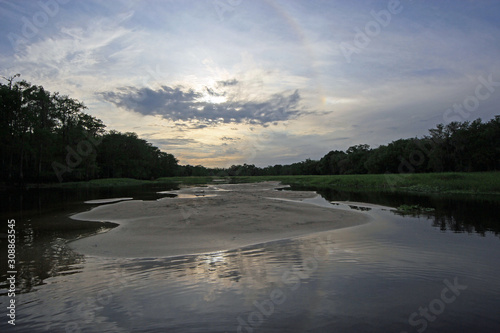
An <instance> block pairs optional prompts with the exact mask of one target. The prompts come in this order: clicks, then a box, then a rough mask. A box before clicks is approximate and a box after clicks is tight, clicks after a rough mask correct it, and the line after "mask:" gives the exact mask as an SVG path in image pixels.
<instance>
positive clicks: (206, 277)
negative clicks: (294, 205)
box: [0, 208, 500, 332]
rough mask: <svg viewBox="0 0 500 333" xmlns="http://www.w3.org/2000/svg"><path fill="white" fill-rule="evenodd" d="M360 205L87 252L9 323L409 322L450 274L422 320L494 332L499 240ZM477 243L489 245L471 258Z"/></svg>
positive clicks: (264, 326)
mask: <svg viewBox="0 0 500 333" xmlns="http://www.w3.org/2000/svg"><path fill="white" fill-rule="evenodd" d="M370 213H371V214H375V215H376V216H377V221H375V222H373V223H370V224H367V225H362V226H357V227H353V228H347V229H339V230H335V231H332V232H327V233H321V234H317V235H311V236H308V237H303V238H298V239H295V240H288V241H277V242H273V243H269V244H265V245H258V246H252V247H247V248H243V249H238V250H233V251H218V252H214V253H206V254H200V255H192V256H183V257H173V258H143V259H125V258H122V259H105V258H97V257H89V258H87V259H86V262H85V263H84V264H83V265H81V266H78V267H77V266H75V267H74V269H78V270H79V273H78V274H72V275H67V276H65V275H58V276H54V277H51V278H49V279H47V280H46V283H47V284H46V285H44V286H43V288H40V289H39V290H37V291H36V292H32V293H27V294H23V295H22V297H21V298H20V302H21V304H20V307H22V309H23V319H22V322H23V325H20V326H19V331H20V332H44V331H47V328H48V331H51V332H52V331H54V332H59V331H61V332H64V331H68V330H70V331H82V332H86V331H90V332H97V331H98V332H131V331H148V332H158V331H161V332H165V331H168V332H186V331H190V332H250V331H253V332H283V331H286V332H304V331H310V332H329V331H340V332H387V331H393V332H401V331H405V330H406V331H414V330H415V329H414V327H412V326H411V325H409V323H408V316H409V315H410V314H411V313H412V312H414V311H417V310H418V308H419V306H423V305H427V304H429V302H431V301H432V300H433V299H435V298H436V297H438V296H439V295H440V291H441V290H442V289H443V280H444V279H448V280H451V281H453V279H454V278H455V277H457V278H458V279H459V281H460V283H461V284H463V285H467V286H468V289H467V290H465V291H464V292H463V294H462V295H461V296H460V298H459V299H458V300H457V302H454V303H453V304H449V305H447V308H446V312H444V313H443V314H442V315H440V317H439V320H436V322H434V323H430V327H432V328H433V329H434V330H438V331H440V332H456V331H459V330H461V329H465V330H468V329H472V328H476V329H477V331H481V332H495V331H496V329H497V328H498V322H496V321H495V318H497V311H496V309H498V305H499V304H498V299H499V298H498V297H499V296H500V282H499V281H498V280H497V279H495V276H497V275H498V274H499V273H500V271H499V269H500V268H499V267H500V266H499V265H496V264H495V263H497V259H496V258H498V256H499V255H500V246H499V243H498V239H495V238H492V237H488V236H486V237H485V238H480V237H473V238H471V237H467V236H466V235H463V234H462V235H461V234H449V235H451V236H453V237H452V238H449V237H443V233H440V232H436V231H435V229H433V228H428V227H425V223H422V222H421V221H420V223H416V222H418V221H411V219H415V220H418V218H409V217H401V216H396V215H393V214H392V213H390V212H388V211H382V210H381V209H375V208H373V209H372V211H371V212H370ZM424 244H425V245H424ZM486 248H488V249H489V251H490V254H491V256H482V257H478V253H481V252H482V251H484V250H485V249H486ZM70 268H71V267H70ZM0 301H1V298H0ZM478 317H481V318H482V321H481V322H478V321H477V318H478ZM457 318H459V319H457ZM0 328H1V326H0Z"/></svg>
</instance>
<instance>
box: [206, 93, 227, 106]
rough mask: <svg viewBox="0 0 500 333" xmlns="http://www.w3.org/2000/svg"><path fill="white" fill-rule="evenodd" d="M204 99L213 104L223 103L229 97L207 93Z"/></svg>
mask: <svg viewBox="0 0 500 333" xmlns="http://www.w3.org/2000/svg"><path fill="white" fill-rule="evenodd" d="M202 101H203V102H206V103H211V104H221V103H224V102H226V101H227V98H226V97H225V96H212V95H208V94H207V95H205V96H203V97H202Z"/></svg>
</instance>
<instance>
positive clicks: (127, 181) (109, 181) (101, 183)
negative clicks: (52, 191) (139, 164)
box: [28, 177, 214, 188]
mask: <svg viewBox="0 0 500 333" xmlns="http://www.w3.org/2000/svg"><path fill="white" fill-rule="evenodd" d="M213 178H214V177H164V178H159V179H155V180H140V179H132V178H104V179H94V180H90V181H86V182H67V183H55V184H40V185H30V186H28V187H46V188H82V187H117V186H118V187H119V186H141V185H150V184H171V183H182V184H207V183H211V182H212V179H213Z"/></svg>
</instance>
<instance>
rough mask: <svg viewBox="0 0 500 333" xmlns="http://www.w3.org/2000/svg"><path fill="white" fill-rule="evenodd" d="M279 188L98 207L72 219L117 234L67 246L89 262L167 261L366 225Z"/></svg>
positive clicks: (192, 191) (231, 189)
mask: <svg viewBox="0 0 500 333" xmlns="http://www.w3.org/2000/svg"><path fill="white" fill-rule="evenodd" d="M279 186H280V185H279V183H278V182H264V183H252V184H220V185H214V186H210V187H199V188H195V187H191V188H184V189H182V190H180V191H171V193H175V194H177V195H178V197H177V198H163V199H160V200H157V201H140V200H131V201H123V202H118V203H114V204H107V205H101V206H98V207H96V208H94V209H92V210H90V211H87V212H83V213H79V214H76V215H74V216H72V218H73V219H76V220H84V221H106V222H113V223H118V224H119V226H118V227H116V228H114V229H112V230H110V231H108V232H106V233H103V234H98V235H95V236H92V237H87V238H83V239H80V240H77V241H74V242H72V243H70V246H71V247H72V248H73V249H74V250H75V251H76V252H78V253H82V254H86V255H91V256H92V255H93V256H105V257H127V258H138V257H142V258H144V257H167V256H177V255H186V254H194V253H205V252H214V251H223V250H229V249H237V248H241V247H244V246H247V245H253V244H259V243H265V242H270V241H275V240H280V239H288V238H294V237H298V236H303V235H308V234H311V233H316V232H321V231H328V230H333V229H338V228H345V227H351V226H356V225H359V224H363V223H366V222H368V220H369V217H368V216H366V215H364V214H361V213H357V212H350V211H345V210H338V209H334V208H325V207H320V206H316V205H312V204H307V203H301V202H297V201H300V200H302V199H305V198H313V197H315V196H316V195H317V194H316V193H315V192H312V191H277V190H275V189H276V188H277V187H279ZM287 200H294V201H293V202H292V201H287Z"/></svg>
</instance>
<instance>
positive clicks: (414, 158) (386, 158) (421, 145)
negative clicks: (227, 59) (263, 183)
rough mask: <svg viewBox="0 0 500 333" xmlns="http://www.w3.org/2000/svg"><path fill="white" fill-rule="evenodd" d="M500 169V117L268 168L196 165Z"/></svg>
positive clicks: (287, 170) (246, 172)
mask: <svg viewBox="0 0 500 333" xmlns="http://www.w3.org/2000/svg"><path fill="white" fill-rule="evenodd" d="M497 170H500V115H497V116H495V117H494V118H493V119H491V120H490V121H488V122H482V121H481V119H476V120H474V121H472V122H469V121H464V122H452V123H449V124H448V125H443V124H439V125H437V126H436V128H433V129H430V130H429V134H428V135H425V136H423V137H421V138H410V139H399V140H395V141H392V142H391V143H389V144H387V145H381V146H379V147H377V148H370V146H369V145H367V144H359V145H354V146H351V147H349V148H348V149H347V150H346V151H342V150H332V151H330V152H329V153H328V154H326V155H325V156H323V157H322V158H321V159H320V160H311V159H306V160H305V161H302V162H297V163H292V164H288V165H281V164H277V165H274V166H267V167H264V168H259V167H256V166H255V165H253V164H250V165H249V164H243V165H232V166H231V167H229V168H226V169H208V168H203V167H201V166H198V169H197V170H196V171H197V172H196V173H197V175H199V176H204V175H205V176H206V175H229V176H279V175H348V174H383V173H425V172H475V171H497Z"/></svg>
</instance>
